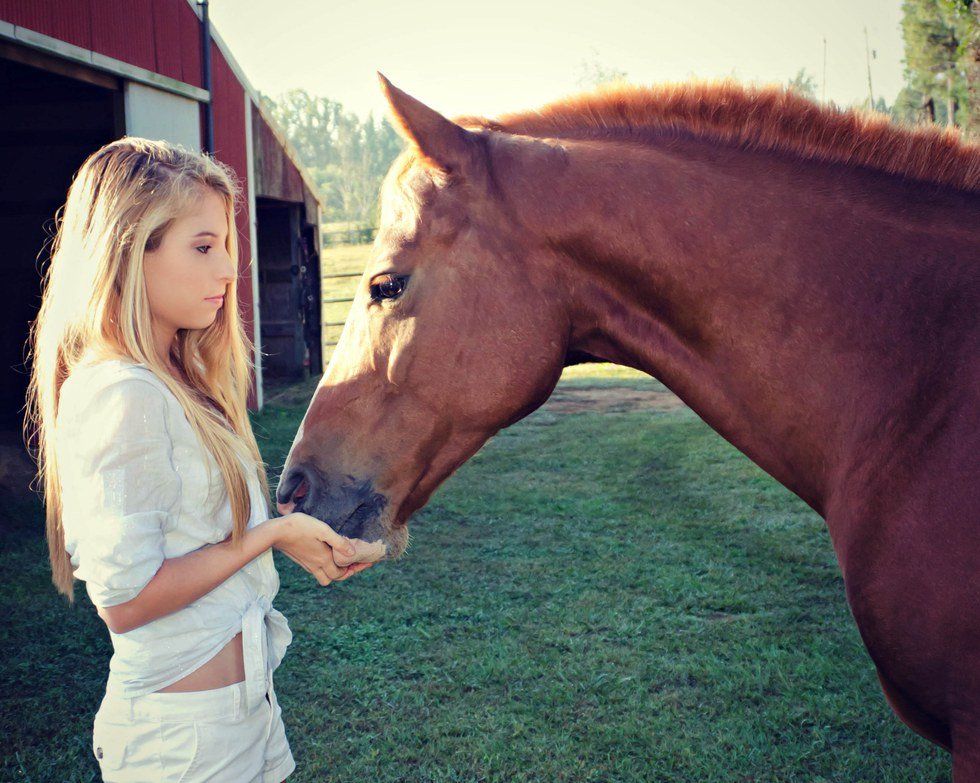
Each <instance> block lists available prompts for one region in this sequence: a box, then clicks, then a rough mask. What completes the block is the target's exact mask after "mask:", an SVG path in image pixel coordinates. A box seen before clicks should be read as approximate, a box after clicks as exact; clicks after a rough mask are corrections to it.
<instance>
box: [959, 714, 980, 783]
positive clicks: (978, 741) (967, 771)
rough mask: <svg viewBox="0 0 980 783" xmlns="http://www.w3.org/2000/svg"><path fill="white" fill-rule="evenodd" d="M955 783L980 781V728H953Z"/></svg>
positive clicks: (977, 782) (978, 782) (976, 782)
mask: <svg viewBox="0 0 980 783" xmlns="http://www.w3.org/2000/svg"><path fill="white" fill-rule="evenodd" d="M953 783H980V728H977V727H976V726H970V727H969V729H968V730H967V729H961V728H960V727H956V728H954V729H953Z"/></svg>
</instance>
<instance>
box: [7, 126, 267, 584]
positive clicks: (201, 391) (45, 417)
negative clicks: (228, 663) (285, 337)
mask: <svg viewBox="0 0 980 783" xmlns="http://www.w3.org/2000/svg"><path fill="white" fill-rule="evenodd" d="M206 189H210V190H212V191H214V192H216V193H217V194H219V195H220V196H221V197H222V198H223V199H224V201H225V204H226V205H227V215H228V239H227V248H226V249H227V251H228V254H229V255H230V256H231V259H232V261H233V262H234V264H235V267H236V269H237V267H238V241H237V232H236V228H235V212H236V208H237V205H238V204H239V203H240V188H239V185H238V182H237V180H236V178H235V174H234V172H233V170H232V169H231V168H229V167H228V166H226V165H225V164H222V163H220V162H218V161H217V160H214V159H213V158H211V157H209V156H208V155H205V154H201V153H198V152H194V151H189V150H186V149H184V148H183V147H181V146H180V145H174V144H170V143H167V142H165V141H150V140H148V139H143V138H138V137H133V136H127V137H124V138H121V139H118V140H116V141H113V142H111V143H109V144H106V145H105V146H104V147H102V148H101V149H99V150H98V151H96V152H94V153H92V154H91V155H90V156H89V157H88V158H87V159H86V160H85V162H84V163H83V164H82V166H81V168H79V170H78V173H77V174H76V175H75V178H74V181H73V182H72V184H71V187H70V188H69V190H68V196H67V200H66V201H65V204H64V206H63V207H61V208H59V210H58V213H56V215H55V228H56V234H55V236H54V239H53V241H52V251H51V262H50V265H49V266H48V268H47V270H46V271H45V273H44V275H43V279H42V300H41V307H40V310H39V312H38V316H37V318H36V319H35V321H34V323H33V324H32V325H31V330H30V336H29V341H28V347H29V352H30V358H31V359H32V367H31V376H30V381H29V384H28V389H27V409H26V416H25V419H24V430H25V442H27V444H28V448H29V449H31V448H32V442H34V443H33V446H34V449H35V459H36V461H37V465H38V472H37V479H38V481H39V482H40V483H41V484H42V486H43V498H44V502H45V515H46V532H47V539H48V554H49V557H50V560H51V578H52V581H53V582H54V584H55V587H57V589H58V591H59V592H60V593H63V594H64V595H66V596H67V597H68V601H69V603H72V602H73V601H74V581H75V579H74V575H73V569H72V565H71V560H70V557H69V555H68V553H67V551H66V550H65V540H64V528H63V526H62V520H61V511H62V503H61V486H60V481H59V474H58V464H57V460H56V458H55V449H54V443H53V438H52V437H51V436H52V433H53V431H54V425H55V421H56V418H57V413H58V400H59V395H60V390H61V385H62V384H63V383H64V381H65V379H66V378H67V377H68V376H69V375H70V374H71V372H72V370H73V369H74V368H75V366H76V365H77V364H78V363H79V361H80V360H81V358H82V356H83V355H84V354H86V353H87V352H91V353H92V354H93V355H94V356H95V357H96V359H98V360H102V359H123V360H128V361H135V362H138V363H142V364H144V365H146V367H147V368H149V369H150V370H151V371H152V372H153V373H154V374H155V375H156V376H157V377H158V378H159V379H160V380H161V381H163V383H165V384H166V385H167V387H168V388H169V389H170V391H171V392H173V395H174V396H175V397H176V398H177V400H178V401H179V402H180V404H181V406H182V407H183V409H184V412H185V413H186V415H187V419H188V421H189V422H190V425H191V427H192V429H193V430H194V432H195V433H196V435H197V437H198V440H199V441H200V443H201V445H202V447H203V448H206V449H207V450H208V451H209V452H210V453H211V454H212V455H213V456H214V459H215V461H216V462H217V464H218V467H219V468H220V471H221V475H222V478H223V480H224V488H225V491H226V492H227V495H228V497H229V499H230V501H231V509H232V518H233V528H232V541H233V542H234V543H235V544H238V543H239V542H240V541H241V538H242V536H243V534H244V531H245V528H246V526H247V525H248V519H249V515H250V513H251V503H250V500H249V493H248V485H247V483H246V478H245V473H244V471H243V469H242V463H241V462H239V459H238V458H236V455H241V458H242V459H243V460H244V461H245V464H249V463H254V465H255V471H256V474H257V475H258V478H259V482H260V485H261V487H262V490H263V491H264V492H265V494H266V497H268V495H269V486H268V480H267V478H266V470H265V468H266V466H265V463H264V462H263V461H262V457H261V455H260V453H259V448H258V444H257V443H256V441H255V436H254V434H253V433H252V427H251V423H250V422H249V418H248V410H247V402H246V400H247V396H248V391H249V385H250V378H251V375H250V354H251V351H252V350H253V348H254V346H253V344H252V342H251V341H250V340H249V338H248V335H247V334H246V333H245V329H244V326H243V324H242V322H241V318H240V316H239V311H238V295H237V293H238V291H237V289H238V286H237V280H236V281H234V282H232V283H231V285H230V287H229V290H228V292H227V295H226V297H225V302H224V306H223V307H222V308H221V309H220V310H218V316H217V318H216V319H215V321H214V323H212V324H211V325H210V326H208V327H207V328H205V329H178V331H177V336H176V338H175V340H174V343H173V346H172V348H171V356H170V360H171V361H172V362H173V363H174V365H176V366H177V367H179V368H181V369H182V370H183V373H184V376H185V377H186V378H187V381H188V383H186V384H185V383H184V382H182V381H180V380H178V379H177V378H175V377H174V376H173V375H172V374H171V373H170V371H169V370H168V368H167V367H166V365H165V364H164V361H163V360H162V359H161V358H160V357H159V356H158V355H157V352H156V350H155V348H154V343H153V337H152V332H151V328H150V327H151V318H150V307H149V301H148V299H147V293H146V285H145V280H144V275H143V263H144V261H143V259H144V253H145V252H146V251H148V250H154V249H156V248H157V247H159V246H160V243H161V241H162V239H163V236H164V234H165V233H166V231H167V230H168V229H169V228H170V226H171V225H172V223H173V222H174V220H175V219H176V218H177V217H178V216H179V215H181V214H182V213H183V212H184V211H185V210H187V209H188V208H189V207H191V206H192V205H193V204H194V202H195V201H196V200H197V199H199V198H200V196H201V195H202V194H203V193H205V192H206ZM59 213H60V214H59ZM246 455H247V456H246ZM32 483H33V482H32Z"/></svg>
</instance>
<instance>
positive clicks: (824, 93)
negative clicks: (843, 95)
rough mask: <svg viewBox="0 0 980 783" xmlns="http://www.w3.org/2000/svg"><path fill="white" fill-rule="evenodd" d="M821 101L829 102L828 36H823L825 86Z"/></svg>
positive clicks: (822, 88)
mask: <svg viewBox="0 0 980 783" xmlns="http://www.w3.org/2000/svg"><path fill="white" fill-rule="evenodd" d="M820 102H821V103H826V102H827V36H826V35H825V36H824V37H823V86H822V87H821V88H820Z"/></svg>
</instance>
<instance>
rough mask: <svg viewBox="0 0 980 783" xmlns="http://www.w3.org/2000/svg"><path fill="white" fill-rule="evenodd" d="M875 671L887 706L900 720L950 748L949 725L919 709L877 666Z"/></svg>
mask: <svg viewBox="0 0 980 783" xmlns="http://www.w3.org/2000/svg"><path fill="white" fill-rule="evenodd" d="M875 671H877V672H878V681H879V682H880V683H881V690H882V691H884V693H885V700H886V701H887V702H888V706H890V707H891V708H892V710H893V711H894V712H895V714H896V715H897V716H898V717H899V718H901V719H902V722H903V723H904V724H905V725H906V726H908V727H909V728H910V729H912V731H914V732H916V733H917V734H921V735H922V736H923V737H925V738H926V739H927V740H929V741H930V742H934V743H936V744H937V745H939V746H941V747H943V748H945V749H946V750H950V748H951V746H952V744H953V743H952V740H951V738H950V736H949V726H947V725H946V724H945V723H943V722H942V721H940V720H937V719H936V718H934V717H933V716H932V715H930V714H929V713H927V712H925V711H924V710H922V709H920V708H919V707H918V706H917V705H916V704H915V702H913V701H912V700H911V699H910V698H908V697H907V696H906V695H905V694H904V693H903V692H902V690H901V688H899V687H898V686H897V685H895V683H893V682H892V681H891V680H889V679H888V677H887V676H886V675H884V674H882V672H881V669H879V668H878V667H877V666H876V667H875Z"/></svg>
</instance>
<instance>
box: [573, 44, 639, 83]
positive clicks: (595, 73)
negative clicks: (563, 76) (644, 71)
mask: <svg viewBox="0 0 980 783" xmlns="http://www.w3.org/2000/svg"><path fill="white" fill-rule="evenodd" d="M578 69H579V75H578V79H577V80H576V81H577V83H578V86H579V87H583V88H590V87H598V86H599V85H601V84H609V83H612V82H621V81H626V79H627V78H628V77H627V74H626V71H622V70H620V69H619V68H615V67H613V66H611V65H608V64H607V63H605V62H603V61H602V59H601V58H600V57H599V52H598V51H597V50H596V49H594V48H593V49H592V55H591V57H590V59H588V60H582V62H580V63H579V66H578Z"/></svg>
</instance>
